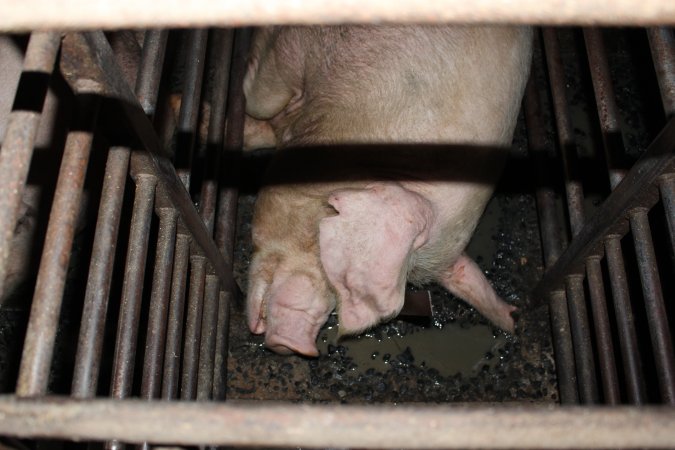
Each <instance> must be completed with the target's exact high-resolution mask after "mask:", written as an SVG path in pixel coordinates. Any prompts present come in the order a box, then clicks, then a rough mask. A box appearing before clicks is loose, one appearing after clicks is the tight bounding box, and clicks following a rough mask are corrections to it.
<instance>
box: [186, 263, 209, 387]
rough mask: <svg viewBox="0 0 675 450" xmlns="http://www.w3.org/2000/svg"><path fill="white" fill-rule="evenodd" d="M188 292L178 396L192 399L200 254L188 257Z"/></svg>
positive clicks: (203, 273)
mask: <svg viewBox="0 0 675 450" xmlns="http://www.w3.org/2000/svg"><path fill="white" fill-rule="evenodd" d="M190 265H191V271H190V292H189V293H188V310H187V319H186V322H185V344H184V350H183V374H182V378H181V388H180V398H181V399H182V400H194V399H195V397H196V395H197V369H198V366H199V343H200V340H201V331H202V330H201V324H202V311H203V307H204V278H205V276H206V260H205V259H204V258H203V257H200V256H192V257H190Z"/></svg>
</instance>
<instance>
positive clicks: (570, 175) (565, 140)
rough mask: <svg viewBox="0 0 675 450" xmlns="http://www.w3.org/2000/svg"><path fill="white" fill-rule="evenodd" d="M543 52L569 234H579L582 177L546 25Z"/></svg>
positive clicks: (552, 33) (554, 39)
mask: <svg viewBox="0 0 675 450" xmlns="http://www.w3.org/2000/svg"><path fill="white" fill-rule="evenodd" d="M543 36H544V51H545V53H546V66H547V67H548V74H549V78H550V84H551V96H552V98H553V113H554V115H555V123H556V128H557V132H558V144H559V146H560V155H561V156H562V163H563V172H564V174H565V193H566V194H567V209H568V213H569V217H570V227H571V229H572V236H576V235H577V234H579V231H580V230H581V228H582V227H583V225H584V209H583V205H584V190H583V186H582V184H581V178H580V175H579V173H578V170H577V162H576V157H577V151H576V143H575V142H574V131H573V129H572V124H571V122H570V113H569V107H568V106H567V98H566V95H565V89H566V88H565V86H566V85H567V83H566V81H565V72H564V69H563V63H562V58H561V57H560V48H559V44H558V36H557V34H556V30H554V29H552V28H545V29H544V30H543Z"/></svg>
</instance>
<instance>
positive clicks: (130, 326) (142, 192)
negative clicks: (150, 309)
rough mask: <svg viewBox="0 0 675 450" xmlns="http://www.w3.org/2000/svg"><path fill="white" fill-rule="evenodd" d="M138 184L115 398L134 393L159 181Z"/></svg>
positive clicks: (119, 329) (151, 179) (116, 362)
mask: <svg viewBox="0 0 675 450" xmlns="http://www.w3.org/2000/svg"><path fill="white" fill-rule="evenodd" d="M135 181H136V196H135V199H134V207H133V213H132V216H131V230H130V232H129V246H128V251H127V261H126V264H125V271H124V285H123V288H122V302H121V305H120V317H119V322H118V324H117V339H116V345H115V359H114V363H113V374H112V389H111V390H112V393H111V394H112V397H113V398H125V397H128V396H129V395H130V393H131V385H132V382H133V374H134V358H135V356H136V345H137V342H136V341H137V336H138V322H139V320H140V313H141V294H142V291H143V280H144V279H145V263H146V257H147V252H148V239H149V234H150V224H151V219H152V208H153V201H154V198H155V188H156V185H157V179H156V178H155V177H153V176H149V175H140V176H138V177H137V179H136V180H135Z"/></svg>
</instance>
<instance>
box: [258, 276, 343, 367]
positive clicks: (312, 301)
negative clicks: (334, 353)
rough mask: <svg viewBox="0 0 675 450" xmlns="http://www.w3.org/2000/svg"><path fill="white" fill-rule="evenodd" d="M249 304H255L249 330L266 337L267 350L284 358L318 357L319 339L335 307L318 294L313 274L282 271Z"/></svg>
mask: <svg viewBox="0 0 675 450" xmlns="http://www.w3.org/2000/svg"><path fill="white" fill-rule="evenodd" d="M256 294H257V295H256ZM257 297H260V299H257ZM263 299H264V300H263ZM256 300H258V301H256ZM249 302H251V303H253V304H256V307H253V308H250V309H249V314H250V316H249V328H250V329H251V332H253V333H255V334H263V333H264V334H265V346H266V347H267V348H269V349H270V350H272V351H274V352H276V353H279V354H282V355H288V354H291V353H300V354H302V355H305V356H312V357H314V356H318V355H319V350H318V349H317V347H316V337H317V336H318V334H319V330H320V328H321V326H322V325H323V324H324V323H325V322H326V320H327V319H328V315H329V314H330V312H331V311H332V310H333V308H334V307H335V304H334V301H333V302H331V301H328V300H326V295H325V294H323V293H319V292H317V289H316V280H313V278H312V277H311V276H310V275H308V274H304V273H297V272H295V273H290V274H289V273H283V272H279V273H277V274H275V277H274V281H273V282H272V283H271V285H269V287H267V286H265V292H263V293H261V292H258V293H254V295H253V296H252V298H249ZM249 306H250V305H249Z"/></svg>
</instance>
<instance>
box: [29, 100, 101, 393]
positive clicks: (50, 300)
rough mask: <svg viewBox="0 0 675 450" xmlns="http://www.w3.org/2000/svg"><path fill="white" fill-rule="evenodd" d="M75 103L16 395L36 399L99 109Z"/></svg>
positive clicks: (92, 103)
mask: <svg viewBox="0 0 675 450" xmlns="http://www.w3.org/2000/svg"><path fill="white" fill-rule="evenodd" d="M76 102H77V105H76V108H77V109H76V111H77V113H76V114H77V116H76V118H75V123H74V126H73V130H72V131H70V132H69V133H68V137H67V138H66V146H65V150H64V153H63V159H62V161H61V168H60V170H59V178H58V181H57V184H56V190H55V192H54V201H53V203H52V209H51V212H50V215H49V225H48V226H47V234H46V238H45V244H44V249H43V251H42V258H41V260H40V269H39V272H38V277H37V281H36V284H35V294H34V296H33V305H32V308H31V314H30V320H29V321H28V329H27V331H26V339H25V341H24V350H23V355H22V357H21V366H20V369H19V380H18V383H17V387H16V393H17V395H25V396H28V395H41V394H45V393H46V391H47V382H48V379H49V369H50V367H51V362H52V355H53V351H54V337H55V336H56V329H57V327H58V319H59V313H60V311H61V302H62V300H63V289H64V287H65V283H66V275H67V271H68V262H69V261H70V254H71V249H72V245H73V239H74V237H75V228H76V226H77V218H78V216H79V211H80V205H81V199H82V190H83V188H84V180H85V177H86V174H87V166H88V165H89V155H90V153H91V143H92V140H93V130H94V127H95V123H96V118H97V116H98V109H99V100H98V98H96V97H91V96H83V97H81V96H78V97H76Z"/></svg>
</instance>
